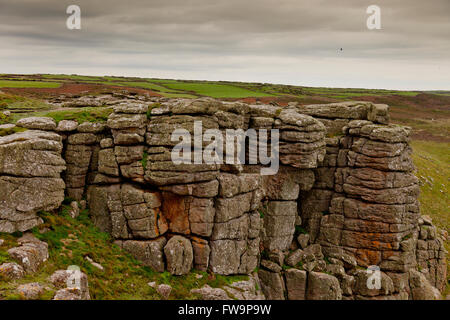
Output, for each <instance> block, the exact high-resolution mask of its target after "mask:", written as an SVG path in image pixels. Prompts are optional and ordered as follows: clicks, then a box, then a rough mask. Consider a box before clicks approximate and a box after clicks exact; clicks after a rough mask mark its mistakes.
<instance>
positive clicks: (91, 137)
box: [0, 99, 446, 299]
mask: <svg viewBox="0 0 450 320" xmlns="http://www.w3.org/2000/svg"><path fill="white" fill-rule="evenodd" d="M199 124H200V126H199ZM18 125H20V126H22V127H24V128H28V129H32V130H29V131H26V132H24V133H18V134H14V135H11V136H7V137H4V138H0V149H1V151H2V152H1V153H0V180H1V188H2V190H6V192H1V194H0V200H1V202H0V205H1V207H0V208H1V210H0V231H3V232H5V231H6V232H14V231H16V230H20V231H24V230H27V229H29V228H31V227H33V226H35V225H37V224H39V223H40V221H39V218H38V217H37V216H36V215H35V214H36V212H38V211H39V210H52V209H55V208H57V207H59V206H60V204H61V202H62V199H63V196H64V194H63V192H64V190H65V192H66V195H67V196H69V197H71V198H73V199H75V200H78V201H81V200H82V199H87V202H88V206H89V211H90V215H91V217H92V219H93V221H94V223H95V224H96V225H97V226H98V227H99V228H100V229H101V230H102V231H105V232H109V233H110V234H111V235H112V237H113V238H114V239H115V243H116V244H117V245H119V246H121V247H122V248H124V249H125V250H127V251H129V252H131V253H132V254H133V255H134V256H135V257H136V258H137V259H140V260H141V261H143V263H144V264H145V265H147V266H150V267H151V268H153V269H154V270H156V271H159V272H162V271H164V270H168V271H169V272H171V273H172V274H175V275H181V274H186V273H188V272H189V271H190V270H191V269H192V268H195V269H198V270H204V271H211V272H213V273H217V274H223V275H231V274H250V273H253V272H254V271H256V270H258V272H257V274H258V276H259V280H260V282H261V288H262V290H263V292H264V294H265V296H266V298H268V299H408V298H411V299H423V298H430V299H433V298H435V297H436V295H437V293H436V292H437V290H436V289H435V288H437V289H439V290H442V289H443V288H444V286H445V282H446V274H445V273H446V264H445V255H446V252H445V250H444V247H443V241H442V239H441V238H440V235H439V232H437V230H436V228H435V227H434V226H433V225H432V223H431V221H430V220H429V219H428V218H427V217H423V218H422V217H421V216H420V212H419V203H418V200H417V198H418V193H419V185H418V180H417V178H416V177H415V176H414V172H413V171H414V167H413V164H412V161H411V148H410V147H409V144H408V142H409V131H410V129H409V128H406V127H400V126H394V125H389V115H388V107H387V106H386V105H376V104H372V103H368V102H348V103H339V104H328V105H310V106H299V105H296V104H290V105H289V106H288V107H287V108H279V107H276V106H271V105H247V104H244V103H240V102H221V101H217V100H213V99H197V100H161V102H160V103H155V104H153V105H151V106H148V105H144V104H138V103H123V104H120V105H118V106H116V107H115V108H114V113H112V114H111V115H110V116H109V119H108V121H107V123H106V124H100V123H82V124H78V123H77V122H75V121H66V120H63V121H60V122H59V123H58V124H56V123H55V122H54V121H53V120H52V119H49V118H28V119H23V120H21V121H20V123H18ZM274 129H276V130H274ZM271 130H274V131H271ZM177 131H178V132H184V134H189V135H190V136H191V137H192V139H189V140H184V139H183V144H182V145H181V146H182V147H185V148H186V150H192V154H190V155H189V156H188V157H187V158H184V160H183V161H182V163H180V162H177V161H174V159H173V157H172V151H173V149H174V147H175V146H177V145H180V141H181V137H180V135H178V136H176V137H175V138H174V137H173V133H174V132H177ZM239 131H243V132H247V133H249V134H248V135H247V137H246V140H245V142H246V144H245V145H246V147H245V148H244V149H243V150H239V144H238V142H237V141H235V140H230V141H228V138H227V137H228V136H227V135H228V134H230V133H233V132H235V133H236V132H239ZM212 133H214V137H215V138H214V139H212V138H211V134H212ZM194 134H196V136H197V137H198V136H200V138H195V137H196V136H194ZM218 135H221V136H222V137H223V139H219V140H217V138H216V137H217V136H218ZM179 138H180V139H179ZM277 140H279V146H278V147H277V148H275V149H271V146H273V145H274V143H275V141H277ZM213 141H214V142H216V144H215V146H216V149H215V150H216V151H217V150H222V151H223V152H224V153H223V158H220V157H219V158H218V159H217V158H216V160H217V161H213V162H206V161H204V160H205V159H206V158H207V157H208V153H209V155H211V149H210V147H211V146H210V144H211V142H213ZM252 142H253V144H252ZM264 148H266V149H264ZM183 150H184V149H183ZM229 154H231V156H232V157H233V159H234V161H228V158H227V155H229ZM238 155H243V158H241V159H245V161H244V162H242V161H241V162H239V161H236V160H237V158H238ZM261 155H266V156H267V157H269V158H270V156H276V157H275V158H272V160H274V161H276V162H277V165H276V166H275V167H272V165H273V164H274V163H273V161H272V163H269V162H268V161H266V162H264V163H263V164H262V163H261V161H260V162H258V158H259V160H261ZM63 159H65V160H63ZM220 160H223V161H220ZM266 160H267V159H266ZM278 160H279V162H278ZM66 163H67V164H66ZM274 168H275V171H273V170H272V171H271V170H270V169H274ZM64 170H65V171H64ZM62 171H64V173H63V178H64V181H63V180H62V179H61V178H60V173H61V172H62ZM64 182H65V186H64ZM36 184H39V188H35V187H33V186H34V185H36ZM42 186H44V187H42ZM22 195H23V196H24V197H27V198H28V199H31V201H26V202H24V201H21V199H22V197H23V196H22ZM367 268H368V269H367ZM373 268H375V269H376V270H379V273H377V274H376V275H377V276H379V281H378V280H373V277H372V276H373V274H374V272H375V271H373V270H375V269H373ZM377 268H378V269H377ZM371 270H372V271H371ZM377 272H378V271H377ZM371 281H375V282H374V283H376V284H377V285H376V286H375V287H373V286H370V285H369V283H370V282H371ZM377 281H378V282H379V283H377ZM378 284H379V285H378Z"/></svg>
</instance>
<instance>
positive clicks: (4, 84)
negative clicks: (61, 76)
mask: <svg viewBox="0 0 450 320" xmlns="http://www.w3.org/2000/svg"><path fill="white" fill-rule="evenodd" d="M60 86H61V83H58V82H44V81H13V80H0V88H58V87H60Z"/></svg>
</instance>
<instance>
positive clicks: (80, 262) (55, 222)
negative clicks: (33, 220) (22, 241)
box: [0, 205, 248, 300]
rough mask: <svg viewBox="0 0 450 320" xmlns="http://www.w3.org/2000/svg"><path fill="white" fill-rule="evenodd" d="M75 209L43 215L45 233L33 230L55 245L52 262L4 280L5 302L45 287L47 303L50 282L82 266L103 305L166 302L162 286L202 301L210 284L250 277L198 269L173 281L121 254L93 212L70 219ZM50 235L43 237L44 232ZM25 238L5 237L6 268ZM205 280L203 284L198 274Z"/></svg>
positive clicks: (1, 252)
mask: <svg viewBox="0 0 450 320" xmlns="http://www.w3.org/2000/svg"><path fill="white" fill-rule="evenodd" d="M68 209H69V207H68V206H67V205H64V206H63V207H62V209H61V210H60V212H58V213H52V214H50V213H46V212H42V213H41V217H42V218H43V219H44V221H45V224H44V225H43V226H40V229H38V228H34V229H33V230H32V231H33V233H34V235H35V236H37V237H38V238H39V239H41V240H43V241H46V242H47V243H48V244H49V255H50V258H49V260H48V261H47V262H45V263H44V265H43V266H42V267H41V268H40V270H39V271H38V272H37V273H35V274H32V275H28V276H26V277H25V278H23V279H21V280H16V281H9V282H7V281H2V280H1V279H0V300H2V299H20V297H19V296H18V295H17V292H16V291H15V288H16V287H17V286H18V285H20V284H23V283H30V282H41V283H44V284H46V285H48V287H49V290H48V291H47V292H46V293H44V294H43V296H41V299H51V298H52V297H53V293H54V291H55V289H54V288H53V287H52V286H51V284H50V283H49V282H48V277H49V276H50V275H51V274H52V273H53V272H55V271H56V270H61V269H67V267H69V266H70V265H77V266H79V267H80V269H81V271H83V272H84V273H86V274H87V275H88V279H89V290H90V293H91V298H92V299H102V300H127V299H134V300H141V299H146V300H158V299H161V297H160V296H159V294H158V293H157V292H156V290H155V289H153V288H152V287H150V286H149V285H148V283H149V282H152V281H156V283H157V284H161V283H165V284H169V285H171V286H172V288H173V290H172V293H171V296H170V297H169V298H170V299H196V298H198V296H196V295H193V294H191V293H190V290H191V289H193V288H199V287H202V286H203V285H205V284H208V285H210V286H212V287H222V286H224V285H227V284H229V283H232V282H234V281H239V280H247V279H248V277H247V276H228V277H226V276H220V275H209V274H207V273H206V272H200V271H196V270H193V272H192V273H190V274H189V275H186V276H173V275H171V274H170V273H168V272H164V273H157V272H154V271H152V270H151V269H150V268H148V267H145V266H143V265H142V263H140V262H139V261H137V260H135V259H134V258H133V257H131V255H130V254H128V253H127V252H125V251H123V250H122V249H120V248H119V247H118V246H116V245H115V244H112V243H111V242H112V240H111V238H110V236H109V235H108V234H107V233H103V232H100V231H99V230H98V229H97V228H96V227H95V226H94V225H93V224H92V222H91V219H90V218H89V216H88V211H87V210H85V211H82V212H81V214H80V216H79V217H78V218H77V219H72V218H70V217H69V215H68V214H67V212H68ZM45 228H48V229H49V230H48V231H47V232H45V233H41V232H40V231H39V230H44V229H45ZM20 235H21V234H20V233H17V234H14V235H9V234H2V233H0V238H1V239H5V240H6V241H5V244H4V245H3V246H1V247H0V264H1V263H3V262H8V261H12V260H11V259H10V258H9V256H8V254H7V252H6V251H7V249H8V248H11V247H14V246H16V245H17V242H16V239H17V238H18V237H19V236H20ZM86 256H89V257H90V258H92V259H93V260H94V261H96V262H98V263H100V264H101V265H102V266H103V267H104V270H103V271H102V270H99V269H97V268H95V267H94V266H92V265H91V264H90V262H88V261H87V260H86V259H85V257H86ZM198 274H200V275H202V278H201V279H197V275H198Z"/></svg>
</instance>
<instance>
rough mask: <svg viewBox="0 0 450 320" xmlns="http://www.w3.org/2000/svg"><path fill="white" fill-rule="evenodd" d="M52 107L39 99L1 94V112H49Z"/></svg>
mask: <svg viewBox="0 0 450 320" xmlns="http://www.w3.org/2000/svg"><path fill="white" fill-rule="evenodd" d="M51 108H52V107H51V106H50V105H49V104H47V103H45V102H43V101H41V100H37V99H30V98H25V97H21V96H17V95H12V94H7V93H4V94H1V93H0V110H10V111H13V112H14V111H17V112H20V111H24V110H25V111H26V110H29V111H32V110H49V109H51Z"/></svg>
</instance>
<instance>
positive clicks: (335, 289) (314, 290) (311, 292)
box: [306, 272, 342, 300]
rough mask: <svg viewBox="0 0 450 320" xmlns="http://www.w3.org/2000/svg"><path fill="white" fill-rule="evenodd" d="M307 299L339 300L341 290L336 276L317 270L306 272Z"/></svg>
mask: <svg viewBox="0 0 450 320" xmlns="http://www.w3.org/2000/svg"><path fill="white" fill-rule="evenodd" d="M306 297H307V300H341V299H342V290H341V287H340V286H339V281H338V279H337V278H336V277H334V276H332V275H329V274H326V273H319V272H310V273H309V274H308V289H307V292H306Z"/></svg>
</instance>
